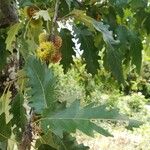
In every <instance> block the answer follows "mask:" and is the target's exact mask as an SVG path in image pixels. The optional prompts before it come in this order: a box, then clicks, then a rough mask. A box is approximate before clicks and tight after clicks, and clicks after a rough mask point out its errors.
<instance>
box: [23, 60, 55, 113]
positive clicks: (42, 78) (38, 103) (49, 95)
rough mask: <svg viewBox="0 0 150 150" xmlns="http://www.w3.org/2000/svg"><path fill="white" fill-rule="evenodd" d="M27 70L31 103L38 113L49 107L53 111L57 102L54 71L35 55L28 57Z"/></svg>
mask: <svg viewBox="0 0 150 150" xmlns="http://www.w3.org/2000/svg"><path fill="white" fill-rule="evenodd" d="M25 71H26V73H27V77H28V78H29V82H28V87H29V88H30V89H29V91H28V95H29V96H31V97H30V100H29V105H30V106H31V107H33V108H34V110H35V112H36V113H41V112H42V111H43V110H44V109H47V108H49V109H50V110H51V111H53V109H54V108H55V104H56V102H57V97H56V96H57V95H55V94H56V92H55V83H56V81H55V78H54V75H53V72H52V71H51V70H50V69H48V68H47V67H46V64H42V63H41V62H40V60H37V59H36V58H34V57H30V58H29V59H28V61H27V63H26V66H25Z"/></svg>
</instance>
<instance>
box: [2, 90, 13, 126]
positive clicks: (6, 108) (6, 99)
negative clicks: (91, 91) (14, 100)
mask: <svg viewBox="0 0 150 150" xmlns="http://www.w3.org/2000/svg"><path fill="white" fill-rule="evenodd" d="M11 96H12V95H11V92H9V91H8V92H7V93H6V94H3V95H2V96H1V98H0V115H1V114H3V113H4V114H5V115H4V116H5V120H6V124H8V123H9V122H10V120H11V119H12V114H10V109H11V106H10V102H11Z"/></svg>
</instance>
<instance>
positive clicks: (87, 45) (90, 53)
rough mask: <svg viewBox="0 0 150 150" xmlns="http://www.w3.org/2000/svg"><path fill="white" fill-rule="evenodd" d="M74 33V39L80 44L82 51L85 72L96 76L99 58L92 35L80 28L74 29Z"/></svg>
mask: <svg viewBox="0 0 150 150" xmlns="http://www.w3.org/2000/svg"><path fill="white" fill-rule="evenodd" d="M74 32H75V33H76V38H78V39H79V41H80V42H81V46H80V48H81V49H82V50H84V52H83V58H85V63H86V69H87V71H88V72H89V73H92V74H96V72H97V69H98V68H99V63H98V58H99V56H98V49H97V48H96V47H95V46H94V35H93V34H91V32H89V31H88V30H87V29H86V28H82V26H81V27H80V26H79V27H75V28H74ZM89 60H90V61H89Z"/></svg>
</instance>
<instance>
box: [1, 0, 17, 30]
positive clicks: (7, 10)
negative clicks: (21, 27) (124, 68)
mask: <svg viewBox="0 0 150 150" xmlns="http://www.w3.org/2000/svg"><path fill="white" fill-rule="evenodd" d="M16 6H17V5H16V2H15V1H14V0H0V28H3V27H7V26H10V25H11V24H14V23H16V22H18V15H17V10H16Z"/></svg>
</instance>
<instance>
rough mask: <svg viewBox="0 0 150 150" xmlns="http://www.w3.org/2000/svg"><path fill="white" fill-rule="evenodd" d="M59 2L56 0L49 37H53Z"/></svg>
mask: <svg viewBox="0 0 150 150" xmlns="http://www.w3.org/2000/svg"><path fill="white" fill-rule="evenodd" d="M59 2H60V0H56V4H55V13H54V17H53V21H52V25H51V33H50V35H51V36H53V35H54V30H55V24H56V21H57V16H58V9H59Z"/></svg>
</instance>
